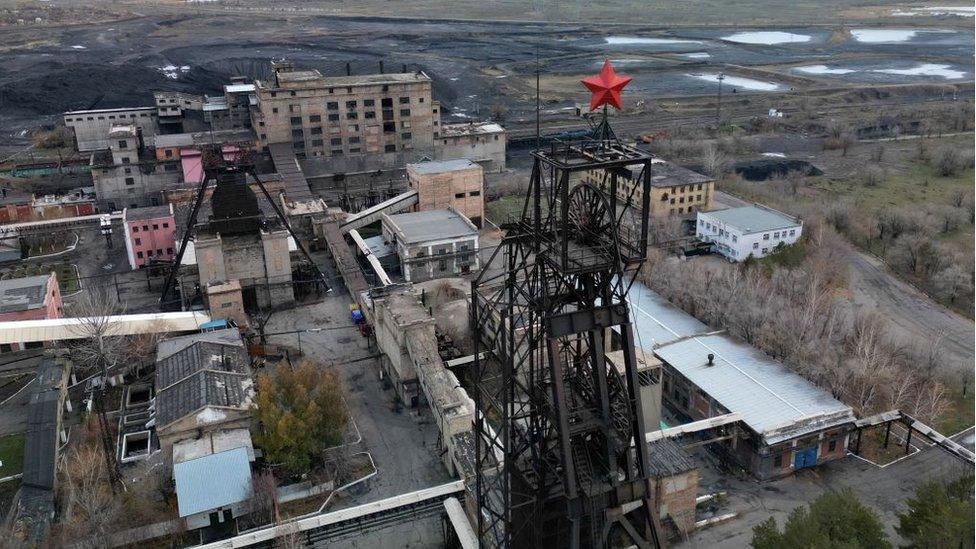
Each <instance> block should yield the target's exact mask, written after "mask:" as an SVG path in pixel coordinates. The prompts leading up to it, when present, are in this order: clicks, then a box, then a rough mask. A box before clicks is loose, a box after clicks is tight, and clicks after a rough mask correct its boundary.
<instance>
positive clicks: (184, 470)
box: [173, 448, 251, 517]
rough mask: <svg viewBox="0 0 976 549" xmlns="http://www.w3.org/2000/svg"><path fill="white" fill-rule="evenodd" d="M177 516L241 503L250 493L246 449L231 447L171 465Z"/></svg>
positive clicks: (249, 472) (186, 515) (249, 475)
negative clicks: (178, 512)
mask: <svg viewBox="0 0 976 549" xmlns="http://www.w3.org/2000/svg"><path fill="white" fill-rule="evenodd" d="M173 476H174V477H175V479H176V499H177V502H178V504H179V510H180V517H188V516H190V515H195V514H197V513H203V512H206V511H211V510H213V509H218V508H220V507H227V506H229V505H233V504H235V503H240V502H242V501H244V500H246V499H247V498H249V497H251V464H250V463H249V462H248V460H247V450H246V449H244V448H234V449H233V450H227V451H224V452H218V453H216V454H210V455H209V456H203V457H201V458H197V459H191V460H189V461H184V462H182V463H177V464H175V465H173Z"/></svg>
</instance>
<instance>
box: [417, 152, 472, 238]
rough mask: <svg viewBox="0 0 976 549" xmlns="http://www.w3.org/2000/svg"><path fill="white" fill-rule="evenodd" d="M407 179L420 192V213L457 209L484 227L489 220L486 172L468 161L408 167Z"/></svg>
mask: <svg viewBox="0 0 976 549" xmlns="http://www.w3.org/2000/svg"><path fill="white" fill-rule="evenodd" d="M407 179H408V181H409V185H410V188H411V189H414V190H416V191H417V206H416V207H417V210H418V211H425V210H441V209H445V208H453V209H454V210H455V211H456V212H458V213H460V214H461V215H463V216H465V217H467V218H468V219H470V220H471V222H472V223H474V225H475V226H476V227H481V223H482V219H484V216H485V197H484V189H485V171H484V168H482V167H481V165H479V164H476V163H474V162H472V161H470V160H467V159H460V160H444V161H440V162H420V163H417V164H407Z"/></svg>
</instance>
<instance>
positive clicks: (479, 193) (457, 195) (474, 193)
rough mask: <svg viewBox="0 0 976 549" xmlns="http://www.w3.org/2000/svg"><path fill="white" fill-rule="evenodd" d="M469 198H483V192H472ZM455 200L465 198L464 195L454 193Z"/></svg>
mask: <svg viewBox="0 0 976 549" xmlns="http://www.w3.org/2000/svg"><path fill="white" fill-rule="evenodd" d="M468 196H481V191H471V192H469V193H468ZM454 198H464V193H454Z"/></svg>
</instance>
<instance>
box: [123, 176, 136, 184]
mask: <svg viewBox="0 0 976 549" xmlns="http://www.w3.org/2000/svg"><path fill="white" fill-rule="evenodd" d="M125 184H126V185H135V184H136V180H135V179H133V178H131V177H126V178H125Z"/></svg>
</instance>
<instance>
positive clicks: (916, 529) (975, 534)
mask: <svg viewBox="0 0 976 549" xmlns="http://www.w3.org/2000/svg"><path fill="white" fill-rule="evenodd" d="M907 504H908V509H907V511H905V512H904V513H900V514H899V515H898V526H896V527H895V531H896V532H897V533H898V535H900V536H901V537H902V538H904V539H905V540H906V541H907V542H908V544H907V545H905V547H909V548H922V547H927V548H936V549H957V548H958V549H971V548H972V547H973V546H974V538H976V529H974V522H973V514H974V512H976V510H974V507H973V477H967V478H963V479H959V480H956V481H954V482H950V483H941V482H937V481H930V482H926V483H925V484H922V485H921V486H920V487H919V488H918V489H917V490H916V492H915V495H914V497H912V498H910V499H909V500H908V501H907ZM891 546H892V544H891V541H890V540H889V539H888V535H887V534H886V533H885V530H884V526H883V525H882V523H881V520H880V519H879V518H878V515H877V513H875V512H874V511H873V510H871V509H870V508H869V507H866V506H865V505H864V504H863V503H861V502H860V501H859V500H858V498H857V496H856V495H855V494H854V492H853V491H851V490H850V489H849V488H848V489H846V490H842V491H838V492H824V493H823V494H821V495H820V497H818V498H817V499H816V500H815V501H814V502H813V503H811V504H810V505H809V506H808V507H798V508H796V509H794V510H793V511H792V512H791V513H790V514H789V516H788V517H787V519H786V521H785V523H784V524H783V528H782V529H780V528H779V527H778V526H777V524H776V520H775V519H773V518H769V519H768V520H766V521H764V522H762V523H761V524H759V525H758V526H756V527H754V528H753V537H752V547H754V548H755V549H793V548H796V547H807V548H814V549H820V548H823V549H827V548H837V547H845V548H850V549H861V548H863V549H885V548H889V547H891Z"/></svg>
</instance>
